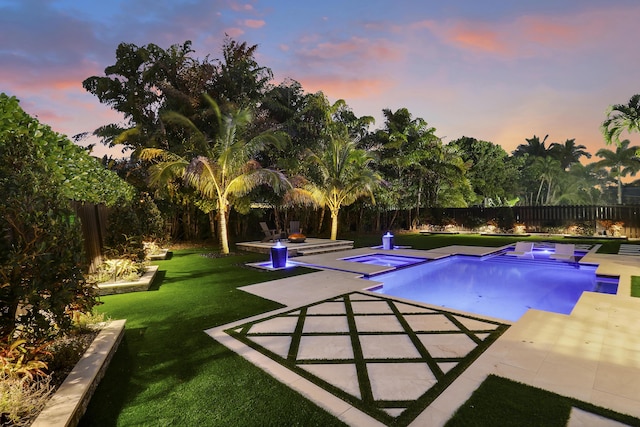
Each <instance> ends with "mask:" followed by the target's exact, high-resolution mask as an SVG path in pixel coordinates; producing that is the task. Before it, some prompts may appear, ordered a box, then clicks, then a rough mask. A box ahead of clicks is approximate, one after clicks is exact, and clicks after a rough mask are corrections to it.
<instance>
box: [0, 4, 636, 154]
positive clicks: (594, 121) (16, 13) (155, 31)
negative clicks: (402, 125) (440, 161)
mask: <svg viewBox="0 0 640 427" xmlns="http://www.w3.org/2000/svg"><path fill="white" fill-rule="evenodd" d="M638 22H640V1H637V0H561V1H558V0H536V1H511V0H493V1H491V0H487V1H478V0H457V1H448V2H444V1H437V2H436V1H430V0H422V1H418V0H415V1H409V0H395V1H382V0H342V1H336V0H323V1H322V2H320V1H318V2H306V1H300V0H283V1H276V0H273V1H259V0H256V1H245V2H235V1H225V0H128V1H125V0H109V1H94V0H84V1H82V0H0V28H1V30H0V82H1V83H0V84H1V86H0V91H1V92H6V93H8V94H9V95H14V96H16V97H17V98H19V99H20V100H21V105H22V108H23V109H25V110H26V111H27V112H28V113H29V114H31V115H34V116H37V117H38V118H39V119H40V121H41V122H43V123H46V124H48V125H50V126H51V127H52V128H53V129H54V130H55V131H58V132H61V133H64V134H67V135H69V136H72V135H75V134H77V133H81V132H86V131H92V130H94V129H95V128H97V127H98V126H101V125H104V124H108V123H113V122H119V121H120V120H121V117H120V116H119V115H118V114H117V113H115V112H113V111H111V110H110V109H109V108H108V107H106V106H104V105H102V104H100V103H99V102H98V100H97V98H96V97H94V96H93V95H91V94H89V93H87V92H86V91H85V90H84V89H83V88H82V81H83V80H84V79H86V78H87V77H89V76H93V75H100V76H102V75H104V69H105V67H107V66H109V65H112V64H114V63H115V50H116V47H117V45H118V44H119V43H121V42H127V43H134V44H136V45H138V46H142V45H145V44H148V43H155V44H157V45H159V46H160V47H163V48H167V47H169V46H170V45H172V44H178V43H183V42H184V41H186V40H192V41H193V48H194V50H195V56H197V57H199V58H204V57H205V56H207V55H210V56H211V57H212V58H219V57H220V56H221V49H220V48H221V46H222V42H223V38H224V34H225V33H226V34H228V35H229V36H231V37H233V38H234V39H235V40H237V41H239V42H244V41H246V42H247V43H248V44H250V45H253V44H257V45H258V46H259V47H258V51H257V60H258V63H259V64H260V65H261V66H266V67H269V68H271V69H272V70H273V72H274V77H275V79H274V83H275V84H278V83H280V82H282V81H283V80H284V79H285V78H291V79H294V80H297V81H299V82H300V83H301V84H302V87H303V88H304V90H305V91H307V92H316V91H323V92H324V93H325V94H326V95H327V96H328V97H329V99H330V100H331V101H335V100H337V99H340V98H342V99H344V100H345V101H346V102H347V104H348V105H349V106H350V107H351V108H352V109H353V110H354V112H355V113H356V115H358V116H363V115H371V116H374V117H375V118H376V125H375V127H374V128H379V127H382V126H383V124H384V123H383V121H382V113H381V112H382V109H383V108H390V109H392V110H394V111H395V110H396V109H398V108H401V107H407V108H408V109H409V111H410V112H411V113H412V114H413V116H414V117H421V118H423V119H425V120H426V121H427V122H428V123H429V125H430V126H433V127H435V128H436V129H437V130H436V135H438V136H440V137H441V138H443V139H444V141H445V142H448V141H451V140H453V139H456V138H459V137H461V136H470V137H475V138H478V139H483V140H487V141H491V142H494V143H497V144H500V145H502V146H503V147H504V148H505V150H507V151H508V152H511V151H513V150H514V149H515V147H516V146H517V145H518V144H521V143H524V142H525V138H530V137H532V136H533V135H538V136H539V137H540V138H543V137H544V136H545V135H546V134H549V139H548V142H549V143H551V142H564V141H565V140H567V139H569V138H575V139H576V143H578V144H584V145H586V146H587V148H588V149H589V151H590V152H591V153H593V154H595V152H596V151H597V150H598V149H599V148H602V147H604V143H603V139H602V136H601V134H600V131H599V126H600V124H601V123H602V121H603V120H604V119H605V117H606V116H605V111H606V109H607V107H608V106H610V105H612V104H625V103H627V102H628V101H629V99H630V98H631V96H632V95H634V94H636V93H640V72H639V71H638V70H640V51H639V50H638V49H637V40H638V30H637V25H638V24H637V23H638ZM623 136H624V135H623ZM630 139H631V141H632V144H634V145H640V135H638V134H633V135H631V136H630ZM105 150H106V148H104V147H98V148H97V149H96V151H95V153H96V154H100V155H101V154H103V153H104V152H105ZM111 153H112V154H115V155H118V154H119V150H116V151H115V152H113V151H112V152H111Z"/></svg>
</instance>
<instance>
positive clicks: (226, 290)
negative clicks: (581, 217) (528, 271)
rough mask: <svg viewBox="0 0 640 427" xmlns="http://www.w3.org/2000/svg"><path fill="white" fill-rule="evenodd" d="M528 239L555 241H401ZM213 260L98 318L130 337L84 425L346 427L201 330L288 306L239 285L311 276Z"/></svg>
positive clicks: (166, 270)
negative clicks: (120, 324) (117, 322)
mask: <svg viewBox="0 0 640 427" xmlns="http://www.w3.org/2000/svg"><path fill="white" fill-rule="evenodd" d="M346 238H348V237H346ZM528 239H531V240H537V241H543V240H550V239H549V238H517V237H496V236H478V235H475V236H467V235H453V236H447V235H438V236H422V235H419V234H406V235H405V234H402V235H397V236H396V244H398V245H411V246H412V247H413V248H415V249H432V248H438V247H442V246H448V245H483V246H502V245H506V244H509V243H512V242H515V241H518V240H528ZM567 240H568V239H563V240H562V241H564V242H566V241H567ZM355 241H356V244H355V245H356V247H363V246H373V245H379V244H381V234H380V235H368V236H359V237H358V238H356V239H355ZM570 242H575V243H580V241H579V240H576V241H573V240H571V241H570ZM583 243H589V244H595V243H601V242H598V241H593V240H588V241H584V242H583ZM606 243H609V242H606ZM614 244H615V243H614ZM618 245H619V243H618ZM206 252H210V251H208V250H181V251H175V252H174V253H173V257H172V258H171V259H170V260H167V261H159V262H157V264H158V265H160V272H159V277H158V278H156V280H155V281H154V285H153V286H154V287H152V289H151V290H150V291H148V292H136V293H130V294H123V295H112V296H106V297H102V301H103V302H104V305H101V306H99V307H98V311H100V312H104V313H107V315H108V316H109V317H111V318H113V319H127V325H126V331H125V337H124V339H123V342H122V344H121V345H120V348H119V349H118V351H117V352H116V354H115V356H114V359H113V360H112V362H111V364H110V366H109V369H108V371H107V373H106V376H105V377H104V379H103V380H102V382H101V383H100V386H99V387H98V389H97V390H96V393H95V394H94V396H93V398H92V400H91V403H90V405H89V407H88V409H87V412H86V414H85V416H84V418H83V419H82V420H81V423H80V425H83V426H102V425H105V426H114V425H152V426H162V425H190V426H191V425H207V426H216V425H220V426H223V425H224V426H230V425H243V426H251V425H256V426H257V425H260V426H269V425H273V426H280V425H287V426H295V425H304V426H308V425H322V426H331V425H343V424H342V423H340V421H339V420H337V419H336V418H335V417H333V416H332V415H330V414H329V413H327V412H325V411H324V410H323V409H321V408H319V407H317V406H315V405H314V404H313V403H311V402H310V401H308V400H306V399H305V398H303V397H301V396H300V395H299V394H298V393H296V392H294V391H292V390H291V389H290V388H288V387H286V386H284V385H282V384H281V383H279V382H278V381H276V380H275V379H273V378H272V377H271V376H270V375H268V374H266V373H265V372H263V371H262V370H260V369H259V368H257V367H255V366H253V365H252V364H250V363H249V362H247V361H245V360H244V359H243V358H241V357H240V356H237V355H236V354H235V353H233V352H231V351H230V350H228V349H226V347H224V346H222V345H221V344H218V343H217V342H216V341H215V340H213V339H211V338H210V337H209V336H207V335H206V334H205V333H204V332H203V331H204V330H205V329H208V328H212V327H215V326H220V325H224V324H227V323H230V322H233V321H236V320H239V319H243V318H247V317H250V316H254V315H256V314H260V313H264V312H268V311H271V310H274V309H277V308H280V307H281V306H280V305H279V304H277V303H275V302H272V301H267V300H264V299H261V298H259V297H256V296H253V295H250V294H248V293H246V292H242V291H240V290H238V289H236V288H237V287H240V286H244V285H248V284H253V283H258V282H263V281H268V280H275V279H278V278H282V277H286V276H291V275H295V274H302V273H304V272H306V271H308V270H305V269H302V268H297V269H294V270H293V271H284V272H265V271H258V270H254V269H250V268H248V267H244V264H245V263H247V262H256V261H261V260H264V259H265V258H266V256H265V255H259V254H250V255H237V256H231V257H226V258H217V259H211V258H206V257H203V256H201V254H202V253H206Z"/></svg>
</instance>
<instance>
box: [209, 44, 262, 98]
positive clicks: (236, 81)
mask: <svg viewBox="0 0 640 427" xmlns="http://www.w3.org/2000/svg"><path fill="white" fill-rule="evenodd" d="M257 49H258V45H253V46H249V45H247V43H246V42H241V43H240V42H237V41H235V40H233V39H232V38H230V37H226V38H225V40H224V44H223V46H222V56H223V60H222V61H218V65H217V67H216V68H217V72H216V73H215V76H214V79H213V85H212V86H213V89H214V90H213V91H212V92H211V93H212V96H213V98H214V100H216V101H217V102H218V103H219V104H220V106H221V108H222V109H223V110H226V109H227V106H229V107H230V108H231V109H232V110H233V109H244V108H249V109H253V108H254V107H255V106H256V105H257V104H258V103H259V102H260V101H261V100H262V98H263V97H264V95H265V93H266V92H267V91H268V90H269V89H270V88H271V86H270V82H271V80H272V79H273V72H272V71H271V69H270V68H268V67H262V66H260V65H259V64H258V62H257V61H256V59H255V55H256V50H257Z"/></svg>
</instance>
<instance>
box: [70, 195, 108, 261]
mask: <svg viewBox="0 0 640 427" xmlns="http://www.w3.org/2000/svg"><path fill="white" fill-rule="evenodd" d="M72 206H73V208H74V209H75V211H76V215H77V216H78V219H79V220H80V223H81V224H82V234H83V236H84V250H85V255H86V257H87V260H88V261H89V272H91V273H92V272H95V269H96V268H97V267H98V266H99V265H100V264H102V250H103V247H104V236H105V233H106V231H107V216H108V211H107V207H106V206H104V205H94V204H92V203H80V202H72Z"/></svg>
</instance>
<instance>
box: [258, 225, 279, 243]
mask: <svg viewBox="0 0 640 427" xmlns="http://www.w3.org/2000/svg"><path fill="white" fill-rule="evenodd" d="M260 228H262V232H263V233H264V238H263V239H262V241H263V242H275V241H276V240H278V239H280V237H281V233H280V231H278V230H276V229H272V228H269V226H268V225H267V223H266V222H261V223H260Z"/></svg>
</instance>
